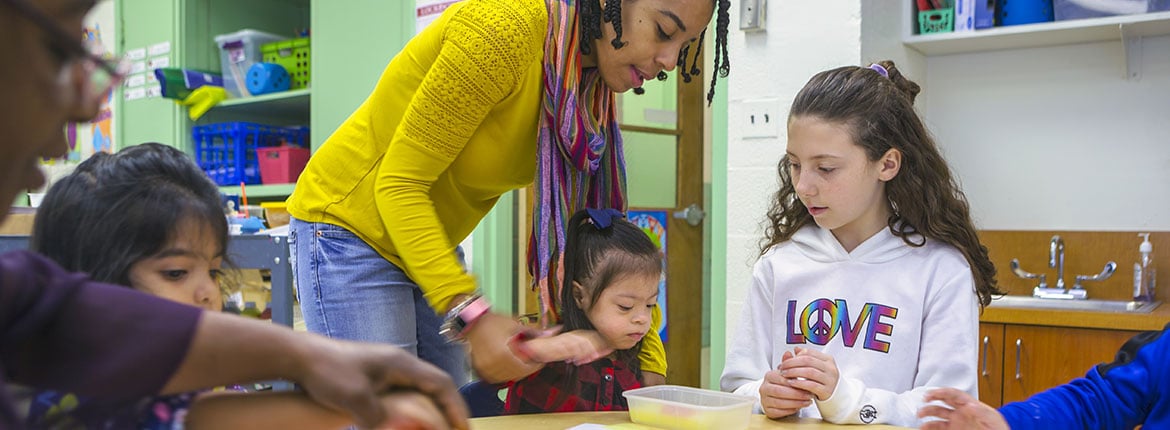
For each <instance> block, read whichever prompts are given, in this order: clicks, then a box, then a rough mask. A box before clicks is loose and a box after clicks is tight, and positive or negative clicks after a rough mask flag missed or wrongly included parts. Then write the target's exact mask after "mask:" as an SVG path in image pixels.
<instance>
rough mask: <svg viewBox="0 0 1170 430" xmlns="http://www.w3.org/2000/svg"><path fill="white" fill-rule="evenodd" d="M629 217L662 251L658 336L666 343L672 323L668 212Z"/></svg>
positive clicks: (631, 212)
mask: <svg viewBox="0 0 1170 430" xmlns="http://www.w3.org/2000/svg"><path fill="white" fill-rule="evenodd" d="M627 216H628V217H629V220H630V222H632V223H634V225H636V226H638V227H639V228H641V229H642V231H644V232H646V235H647V236H650V240H651V241H653V242H654V244H655V245H657V246H658V249H660V250H661V251H662V277H661V278H660V279H659V281H658V309H660V310H661V311H662V327H659V328H658V335H659V336H660V337H662V343H666V327H667V324H668V323H669V322H670V318H669V317H668V315H667V314H666V211H636V210H632V211H630V212H629V213H628V214H627Z"/></svg>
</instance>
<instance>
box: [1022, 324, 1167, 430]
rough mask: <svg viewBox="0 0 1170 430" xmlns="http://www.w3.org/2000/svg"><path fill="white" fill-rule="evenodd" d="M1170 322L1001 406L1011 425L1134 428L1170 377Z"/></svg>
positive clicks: (1027, 427) (1144, 417) (1049, 427)
mask: <svg viewBox="0 0 1170 430" xmlns="http://www.w3.org/2000/svg"><path fill="white" fill-rule="evenodd" d="M1167 360H1170V325H1167V326H1166V328H1164V329H1163V330H1162V331H1161V332H1145V333H1142V334H1139V335H1137V336H1134V338H1133V339H1130V340H1129V341H1128V342H1126V343H1125V345H1124V346H1122V347H1121V350H1120V351H1118V352H1117V357H1116V358H1115V359H1114V361H1113V362H1112V363H1108V364H1101V365H1098V366H1096V367H1094V368H1093V369H1091V370H1089V373H1088V374H1086V375H1085V377H1083V378H1077V379H1075V380H1073V381H1072V382H1069V383H1067V384H1064V385H1060V386H1057V387H1054V388H1051V389H1049V390H1047V391H1044V392H1042V393H1039V394H1036V395H1034V396H1032V397H1031V398H1029V399H1028V400H1024V401H1021V402H1016V403H1010V404H1007V405H1004V406H1003V407H1002V408H1000V410H999V411H1000V413H1002V414H1003V416H1004V418H1005V419H1006V420H1007V422H1008V425H1010V426H1011V428H1012V429H1016V430H1018V429H1053V428H1060V429H1121V428H1125V429H1131V428H1134V427H1135V426H1137V425H1139V424H1142V423H1144V422H1145V421H1146V417H1147V416H1148V415H1149V414H1150V411H1151V409H1152V408H1153V407H1154V403H1155V402H1156V401H1158V399H1159V397H1161V396H1163V395H1165V394H1166V393H1162V391H1163V390H1165V389H1166V388H1167V387H1166V385H1167V382H1170V379H1168V376H1170V374H1168V373H1167V369H1166V362H1167Z"/></svg>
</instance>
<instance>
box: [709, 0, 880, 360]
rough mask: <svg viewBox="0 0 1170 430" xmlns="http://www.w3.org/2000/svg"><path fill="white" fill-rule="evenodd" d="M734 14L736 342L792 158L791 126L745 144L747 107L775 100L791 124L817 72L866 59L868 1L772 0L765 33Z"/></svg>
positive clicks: (731, 173) (731, 200) (731, 258)
mask: <svg viewBox="0 0 1170 430" xmlns="http://www.w3.org/2000/svg"><path fill="white" fill-rule="evenodd" d="M731 11H732V20H731V21H732V31H731V32H730V34H729V35H728V53H729V54H730V55H729V57H730V59H731V70H732V71H731V75H730V78H729V79H728V81H727V85H728V90H727V91H728V103H727V116H728V130H727V145H728V148H727V164H728V165H727V182H728V183H727V198H728V202H727V219H728V222H727V261H726V262H723V264H725V267H726V270H727V313H726V315H727V318H726V325H725V326H724V327H725V328H726V330H725V331H726V335H727V336H728V337H729V338H730V336H731V334H732V333H734V332H735V330H736V328H737V327H738V324H739V319H738V315H739V313H740V309H741V308H742V307H743V300H744V297H746V293H747V289H748V286H749V284H750V281H751V265H752V263H753V262H754V261H755V257H756V255H757V254H758V250H759V248H758V246H757V244H758V242H759V239H760V238H761V237H762V236H763V233H762V229H761V226H762V224H761V222H762V221H763V220H764V219H765V215H766V213H767V211H768V206H769V201H770V199H771V197H772V194H773V193H775V192H776V188H777V179H778V178H777V176H776V164H777V162H779V161H780V156H781V155H782V154H783V153H784V146H785V139H786V138H785V136H784V134H785V127H783V125H781V126H780V127H779V129H780V136H776V137H774V138H768V139H745V138H744V128H745V127H744V126H743V123H744V121H746V119H745V118H746V116H747V114H746V111H747V109H746V107H745V102H746V101H752V100H766V101H769V102H770V103H771V104H772V106H774V108H773V109H772V110H773V111H775V112H778V113H779V115H778V119H779V120H780V121H782V122H781V124H783V120H784V118H785V117H787V113H788V106H789V104H790V103H791V102H792V98H793V97H795V96H796V93H797V92H798V91H800V88H801V87H803V86H804V84H805V82H807V81H808V79H809V78H810V77H812V75H813V74H815V73H817V72H819V71H821V70H825V69H829V68H832V67H836V66H840V65H842V64H856V63H858V62H859V61H861V3H860V1H822V0H772V1H769V2H768V10H767V15H768V18H767V30H766V31H765V32H758V33H744V32H742V31H739V30H738V28H739V26H738V15H739V1H738V0H732V5H731ZM713 264H721V262H718V261H716V262H713ZM716 335H717V334H716ZM712 371H713V372H720V371H722V369H712Z"/></svg>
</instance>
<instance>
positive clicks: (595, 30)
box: [577, 0, 601, 55]
mask: <svg viewBox="0 0 1170 430" xmlns="http://www.w3.org/2000/svg"><path fill="white" fill-rule="evenodd" d="M577 24H578V27H580V29H579V30H580V33H581V37H580V45H581V48H580V49H581V53H582V54H585V55H589V54H590V53H592V52H593V41H594V40H597V39H600V38H601V3H600V2H598V1H597V0H584V1H578V2H577Z"/></svg>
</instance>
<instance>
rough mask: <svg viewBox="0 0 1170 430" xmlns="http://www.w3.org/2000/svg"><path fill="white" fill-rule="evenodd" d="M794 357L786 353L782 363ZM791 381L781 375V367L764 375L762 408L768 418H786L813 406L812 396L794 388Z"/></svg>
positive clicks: (761, 390)
mask: <svg viewBox="0 0 1170 430" xmlns="http://www.w3.org/2000/svg"><path fill="white" fill-rule="evenodd" d="M792 357H794V355H793V354H792V351H786V352H784V355H783V356H782V357H781V359H780V362H781V363H783V362H785V361H788V360H789V359H791V358H792ZM789 379H790V378H787V377H784V376H783V375H781V372H780V369H779V367H777V368H776V369H775V370H771V371H769V372H768V373H765V374H764V383H763V384H761V385H760V406H762V407H763V408H764V415H766V416H767V417H768V418H772V419H776V418H784V417H786V416H789V415H792V414H795V413H796V412H797V411H800V409H801V408H803V407H806V406H808V405H811V404H812V394H810V393H809V392H808V391H804V390H801V389H799V388H795V387H793V386H792V385H791V384H789V382H790V381H789Z"/></svg>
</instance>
